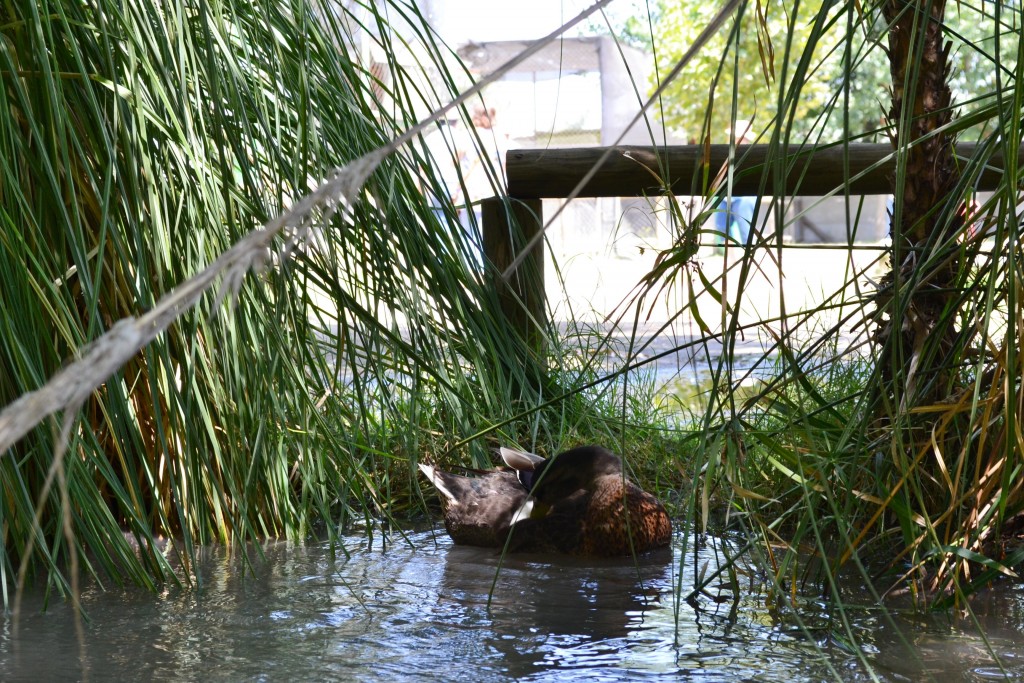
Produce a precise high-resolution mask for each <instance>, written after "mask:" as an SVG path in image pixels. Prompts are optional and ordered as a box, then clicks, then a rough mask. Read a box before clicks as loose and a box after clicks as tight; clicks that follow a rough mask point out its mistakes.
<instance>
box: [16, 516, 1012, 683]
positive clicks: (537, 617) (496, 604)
mask: <svg viewBox="0 0 1024 683" xmlns="http://www.w3.org/2000/svg"><path fill="white" fill-rule="evenodd" d="M388 541H389V542H388V543H387V544H386V546H385V544H382V541H381V537H380V536H379V535H378V536H376V537H375V538H374V540H373V541H372V542H368V541H367V540H366V538H365V537H353V538H351V539H350V544H349V547H348V548H347V550H348V553H349V554H348V556H347V557H346V556H345V555H344V554H343V553H338V554H335V555H332V554H331V552H330V548H329V547H328V546H326V545H323V546H315V545H314V546H305V547H299V546H292V545H288V544H284V543H271V544H267V545H266V546H264V547H263V557H262V558H260V557H258V555H257V553H256V552H255V551H254V552H252V553H251V556H252V558H253V561H252V563H251V564H248V565H247V564H246V563H245V562H244V561H243V559H242V558H241V557H240V555H239V554H238V553H235V554H234V555H229V554H227V553H225V552H224V551H223V550H219V549H210V550H208V551H206V553H205V556H204V557H203V558H202V562H201V566H200V568H199V574H200V576H201V584H200V585H196V586H193V587H187V588H170V589H167V590H166V591H165V592H163V593H161V594H159V595H153V594H151V593H147V592H144V591H139V590H135V589H127V590H121V589H116V588H115V589H110V590H107V591H103V590H100V589H99V588H96V587H93V588H88V589H86V590H85V591H84V593H83V595H82V603H83V606H84V608H85V612H86V615H87V621H86V622H85V623H84V624H83V631H84V639H82V640H79V638H78V637H77V636H76V630H75V620H74V616H73V613H72V611H71V609H70V608H69V607H68V606H67V605H66V604H64V603H61V602H59V601H57V602H56V603H55V604H51V605H50V607H49V609H48V610H47V611H45V612H42V610H41V607H42V604H43V603H42V599H41V597H40V596H39V595H27V596H26V597H25V600H24V603H23V606H22V616H21V618H20V620H19V623H18V624H17V628H15V625H14V623H13V622H12V620H11V619H10V618H9V617H5V618H4V620H3V621H2V622H0V680H4V681H41V680H94V681H109V680H151V679H159V680H175V681H200V680H201V681H236V680H267V681H278V680H280V681H293V680H345V681H347V680H358V681H400V682H401V681H421V680H422V681H430V680H455V681H462V680H465V681H507V680H531V681H546V680H566V679H569V678H572V679H573V680H598V681H617V680H627V679H628V680H637V679H650V678H660V677H665V678H668V677H673V678H679V677H682V678H694V679H699V680H706V681H736V680H758V681H787V682H795V681H820V680H832V679H840V680H872V677H877V678H878V679H880V680H887V681H903V680H907V681H917V680H928V679H934V680H941V681H948V680H993V679H995V680H998V679H1000V678H1002V677H1003V675H1004V673H1006V674H1009V675H1010V676H1011V677H1012V676H1021V675H1024V659H1022V657H1024V642H1022V640H1024V636H1022V634H1024V590H1021V589H1019V588H1018V587H1013V586H1004V587H1002V588H1001V589H999V591H997V592H993V594H992V596H988V597H983V598H981V599H980V600H979V601H978V604H977V605H975V611H976V613H977V614H978V615H980V617H981V618H982V619H983V626H984V631H985V634H986V639H983V638H982V637H981V636H979V635H978V634H977V631H975V630H974V629H973V627H971V628H968V627H967V625H968V624H969V622H967V621H964V620H957V621H951V619H950V617H948V616H940V617H922V616H920V615H918V616H912V615H907V616H900V614H898V613H895V612H892V611H888V612H882V611H881V610H873V609H863V610H853V611H851V612H850V613H849V615H848V618H849V619H850V620H851V621H850V626H849V630H848V631H845V630H844V629H843V628H842V627H841V626H840V625H839V624H838V623H837V620H836V619H835V615H834V614H833V613H831V612H829V610H828V609H827V606H826V605H825V604H824V603H822V604H820V605H815V604H814V603H810V604H809V605H805V606H804V607H803V608H802V612H803V617H802V618H803V624H804V627H803V628H801V627H800V626H798V625H797V623H796V621H795V620H794V619H793V616H792V613H791V612H788V611H787V612H785V613H780V612H779V611H778V610H774V609H771V608H770V607H769V601H767V600H766V599H765V596H764V595H763V594H759V593H757V592H754V593H749V592H747V591H748V590H749V586H750V585H751V583H752V582H751V581H750V578H749V576H746V577H745V576H744V574H745V572H744V571H743V569H742V566H740V574H739V579H740V582H741V583H742V585H743V587H742V589H741V591H740V594H739V595H738V596H735V599H733V598H734V593H733V591H732V589H731V588H729V587H727V586H723V585H722V584H721V582H715V583H714V584H712V587H711V589H710V590H709V591H708V593H707V594H705V595H703V596H701V597H700V598H699V599H698V600H697V601H696V602H695V603H694V604H689V603H686V602H679V601H677V599H676V598H675V597H674V596H676V595H678V594H679V592H680V590H681V591H682V594H683V595H685V594H687V593H688V592H689V590H690V589H691V588H692V586H693V584H694V581H695V575H696V574H695V572H696V573H701V572H706V571H709V570H710V569H712V568H714V567H716V566H719V564H720V563H721V562H722V561H723V555H722V553H721V551H722V550H723V549H724V550H726V551H729V550H732V551H735V548H731V549H730V548H729V547H728V544H726V543H725V542H723V541H715V542H708V543H704V544H702V545H701V546H700V547H699V548H698V550H697V552H696V553H695V552H694V549H693V547H692V546H691V547H690V549H689V551H688V553H687V555H686V557H685V559H683V558H682V557H681V555H680V551H679V548H678V547H677V548H676V549H675V550H674V551H673V552H669V551H665V552H664V553H663V554H661V555H655V556H649V557H646V558H644V559H643V561H642V563H641V564H640V565H639V566H637V565H634V564H633V563H632V562H630V561H628V560H623V561H602V562H588V563H583V562H581V561H579V560H573V559H570V558H550V557H544V558H542V557H513V558H506V560H505V561H504V563H500V562H499V557H498V556H497V555H496V554H495V553H494V552H492V551H489V550H483V549H475V548H463V547H455V546H453V545H452V544H451V542H450V541H449V540H448V538H447V537H445V536H444V535H443V534H440V535H438V534H434V533H431V532H420V533H415V534H411V535H408V536H407V537H406V538H405V539H402V538H401V537H398V536H392V537H389V539H388ZM730 554H733V553H730ZM499 564H500V565H501V566H500V572H499V571H498V569H499ZM680 572H681V573H680ZM754 585H756V582H755V583H754ZM718 600H721V602H718ZM786 615H788V616H786ZM830 617H833V622H832V628H826V627H825V626H827V624H828V619H829V618H830ZM830 632H831V633H839V637H834V636H828V635H827V634H828V633H830ZM851 636H852V638H854V639H855V640H856V642H857V644H858V646H859V647H857V648H854V647H851V646H849V645H848V643H849V642H850V641H849V640H848V639H849V638H850V637H851ZM986 640H987V642H986ZM844 642H845V643H847V644H844ZM857 650H859V651H860V652H861V654H860V655H858V654H856V651H857ZM994 655H995V656H994ZM1000 666H1001V667H1002V668H1000Z"/></svg>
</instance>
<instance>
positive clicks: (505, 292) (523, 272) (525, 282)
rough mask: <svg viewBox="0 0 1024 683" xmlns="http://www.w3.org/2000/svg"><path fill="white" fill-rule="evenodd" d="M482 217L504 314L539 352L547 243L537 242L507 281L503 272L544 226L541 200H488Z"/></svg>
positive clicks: (544, 307)
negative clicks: (545, 248)
mask: <svg viewBox="0 0 1024 683" xmlns="http://www.w3.org/2000/svg"><path fill="white" fill-rule="evenodd" d="M481 214H482V217H483V238H484V258H485V259H486V260H487V261H488V262H489V264H490V265H491V266H492V267H493V270H492V271H491V274H492V277H493V282H494V283H495V289H496V290H497V295H498V302H499V305H500V308H501V313H502V315H504V317H505V319H506V320H507V321H508V323H509V326H510V327H511V328H512V329H513V330H515V331H516V333H517V334H519V336H520V338H521V339H522V340H523V341H524V342H525V343H526V346H527V348H529V349H531V350H533V351H540V350H541V348H542V345H543V340H544V324H545V321H546V319H547V297H546V294H545V292H544V243H543V241H541V242H538V243H537V246H535V247H534V248H533V249H531V250H530V253H529V255H528V256H527V258H526V259H525V260H524V261H523V262H522V264H520V266H519V267H518V268H517V269H516V270H515V272H513V273H512V274H511V276H510V278H509V279H508V281H507V282H506V281H504V280H503V279H502V277H501V274H502V273H503V272H504V271H505V270H506V269H507V268H508V267H509V266H510V265H512V261H514V260H515V258H516V256H517V255H519V253H520V252H522V250H523V248H524V247H525V246H526V244H527V243H528V242H529V241H530V240H531V239H533V238H534V236H536V235H537V234H538V233H540V229H541V226H543V225H544V216H543V209H542V208H541V200H539V199H512V200H504V199H501V198H499V197H492V198H490V199H485V200H484V201H483V202H482V205H481Z"/></svg>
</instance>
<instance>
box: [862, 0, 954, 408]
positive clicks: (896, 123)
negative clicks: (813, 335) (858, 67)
mask: <svg viewBox="0 0 1024 683" xmlns="http://www.w3.org/2000/svg"><path fill="white" fill-rule="evenodd" d="M944 12H945V0H888V1H887V2H886V3H885V5H884V16H885V19H886V21H887V22H888V24H889V26H890V30H889V35H888V50H889V60H890V67H891V72H892V107H891V108H890V110H889V125H890V136H891V141H892V144H893V147H894V149H902V150H904V151H903V152H902V153H904V154H905V155H906V157H905V158H906V162H905V173H904V174H902V176H900V175H899V174H897V175H895V176H894V177H893V193H894V194H895V195H896V196H897V201H899V198H900V197H901V198H902V203H901V210H900V211H897V212H895V214H896V215H894V218H893V223H892V254H891V257H892V272H891V273H890V275H889V277H888V278H887V280H886V281H885V282H884V283H883V284H884V287H883V290H882V294H881V297H880V301H879V305H880V309H881V313H882V318H883V320H884V323H883V325H882V326H881V328H880V330H879V341H881V342H883V344H884V346H883V348H884V349H885V352H886V354H888V357H884V358H883V359H882V360H883V367H884V369H885V371H884V373H883V374H884V376H885V377H886V379H887V380H888V381H890V382H895V383H898V384H899V391H895V390H894V392H893V394H894V395H893V398H894V399H895V398H896V396H899V398H898V400H896V401H895V403H896V405H895V406H891V407H896V408H897V410H899V412H901V413H902V412H904V411H905V410H907V409H909V408H910V407H911V406H913V405H926V404H931V403H935V402H937V401H941V400H942V398H943V397H944V395H945V394H946V392H948V390H949V386H948V376H947V372H946V370H945V368H947V367H948V362H947V361H948V353H949V349H950V348H951V346H952V339H953V336H954V334H955V330H954V329H953V327H952V325H951V324H948V323H949V321H950V319H951V316H948V315H946V316H944V315H943V311H944V309H945V308H946V306H947V305H948V304H949V302H950V298H951V296H952V295H951V291H950V290H951V288H950V286H949V285H950V284H951V283H952V280H953V278H954V276H955V273H956V262H955V251H954V250H951V249H943V248H938V247H940V246H941V245H943V244H946V243H948V240H947V239H946V236H947V235H948V234H950V233H951V231H955V230H956V229H957V227H958V226H957V220H962V219H960V218H956V217H954V218H953V219H952V220H951V219H950V217H949V213H950V212H949V210H948V207H949V206H951V205H953V204H951V203H950V201H949V200H950V197H951V194H952V192H953V190H954V188H955V186H956V183H957V169H956V165H955V164H954V157H953V139H952V136H951V135H949V134H948V133H945V132H936V131H939V130H940V129H941V128H942V127H943V126H945V125H946V124H948V123H949V122H950V121H951V120H952V116H953V114H952V110H951V109H950V103H951V94H950V90H949V86H948V85H947V76H948V73H949V66H948V56H949V49H950V43H948V42H946V43H944V42H943V35H942V28H941V23H942V19H943V15H944ZM922 32H923V35H922ZM900 185H901V186H902V187H900ZM908 285H910V286H911V288H910V289H908ZM908 291H909V292H910V293H909V295H908V294H906V292H908ZM900 292H902V294H899V296H894V295H895V294H896V293H900ZM893 335H899V338H898V339H894V338H892V337H893ZM894 389H895V387H894Z"/></svg>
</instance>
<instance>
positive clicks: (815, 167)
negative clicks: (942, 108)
mask: <svg viewBox="0 0 1024 683" xmlns="http://www.w3.org/2000/svg"><path fill="white" fill-rule="evenodd" d="M977 147H978V145H977V143H960V144H958V145H957V146H956V151H957V156H958V157H959V158H961V159H968V158H970V157H971V156H972V155H973V154H974V152H975V150H976V149H977ZM608 149H609V148H607V147H588V148H582V149H579V148H577V149H515V150H510V151H509V152H508V154H507V155H506V171H507V173H508V193H509V195H510V196H512V197H520V198H544V197H549V198H550V197H557V198H561V197H568V196H569V194H570V193H571V192H572V191H573V189H574V188H575V187H576V185H577V184H578V183H579V182H580V180H582V179H583V178H584V176H586V175H587V174H588V173H590V171H591V169H593V168H594V167H595V166H596V165H597V164H598V162H599V161H600V160H601V158H602V156H603V155H604V154H605V152H606V151H608ZM611 150H612V151H611V153H610V154H609V155H608V158H607V159H606V160H605V161H604V162H603V163H602V164H601V166H600V167H599V168H598V169H597V170H596V172H595V173H594V174H593V176H592V177H591V178H590V179H589V180H588V181H587V183H586V184H585V185H584V186H583V188H582V190H581V192H580V193H579V194H578V195H577V196H579V197H636V196H647V195H658V194H664V188H665V186H666V185H667V186H669V187H671V189H672V192H673V193H674V194H677V195H703V194H705V192H706V190H705V188H706V187H708V186H710V184H711V181H712V180H713V179H714V177H715V175H716V174H717V173H719V171H721V169H723V168H725V167H726V163H727V161H728V159H729V145H710V146H709V147H707V148H705V147H703V146H701V145H684V146H675V147H627V146H623V147H616V148H611ZM1022 150H1024V147H1022ZM735 159H736V165H735V169H734V176H733V189H732V191H733V194H736V195H765V194H767V195H772V194H778V195H786V196H801V195H802V196H822V195H827V194H830V193H832V192H834V191H836V188H842V187H843V185H844V184H846V179H847V178H849V179H850V181H849V183H848V184H849V186H850V194H855V195H859V194H889V193H890V192H891V191H892V189H891V184H890V182H891V181H890V178H891V176H892V174H893V173H894V171H895V169H896V162H895V159H894V157H893V151H892V147H891V146H890V145H889V144H887V143H886V144H852V145H850V146H849V147H846V148H844V147H842V146H839V145H835V146H830V147H818V148H810V149H805V150H802V151H792V152H790V154H789V155H787V156H785V157H781V156H780V155H779V150H778V149H777V148H775V147H773V146H771V145H737V146H736V147H735ZM1021 162H1022V163H1021V166H1022V167H1024V153H1022V159H1021ZM765 169H768V173H767V174H765V173H764V171H765ZM762 175H766V177H765V178H764V179H763V180H762ZM1001 175H1002V155H1000V154H996V155H993V157H992V159H991V163H990V165H989V167H988V168H986V169H985V171H984V172H983V173H982V175H981V177H980V179H979V182H978V186H977V189H978V190H992V189H994V188H995V187H996V185H997V183H998V181H999V179H1000V177H1001ZM776 183H778V185H779V186H780V187H779V189H778V190H776Z"/></svg>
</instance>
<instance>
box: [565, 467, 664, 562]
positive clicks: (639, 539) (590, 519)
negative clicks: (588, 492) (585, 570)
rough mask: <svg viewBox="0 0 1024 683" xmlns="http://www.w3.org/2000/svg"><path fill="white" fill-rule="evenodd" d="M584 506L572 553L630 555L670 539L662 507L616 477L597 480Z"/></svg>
mask: <svg viewBox="0 0 1024 683" xmlns="http://www.w3.org/2000/svg"><path fill="white" fill-rule="evenodd" d="M586 509H587V512H586V515H585V517H584V519H583V524H582V529H581V533H580V535H579V539H578V541H579V542H578V545H577V547H576V548H575V549H574V550H573V552H574V553H575V554H578V555H606V556H612V555H631V554H632V553H642V552H645V551H647V550H652V549H654V548H661V547H664V546H666V545H668V544H669V542H670V541H671V540H672V523H671V522H670V521H669V518H668V513H667V512H665V507H664V506H663V505H662V504H661V503H660V502H658V499H657V498H655V497H654V496H652V495H651V494H649V493H647V492H646V491H644V490H643V489H641V488H640V487H638V486H636V485H635V484H633V483H632V482H629V481H625V482H624V481H623V480H622V479H621V478H619V477H611V478H609V479H608V480H607V481H604V482H600V483H599V485H598V486H596V487H595V489H594V491H593V494H592V497H591V499H590V501H589V504H588V505H587V508H586ZM627 511H628V514H627Z"/></svg>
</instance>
